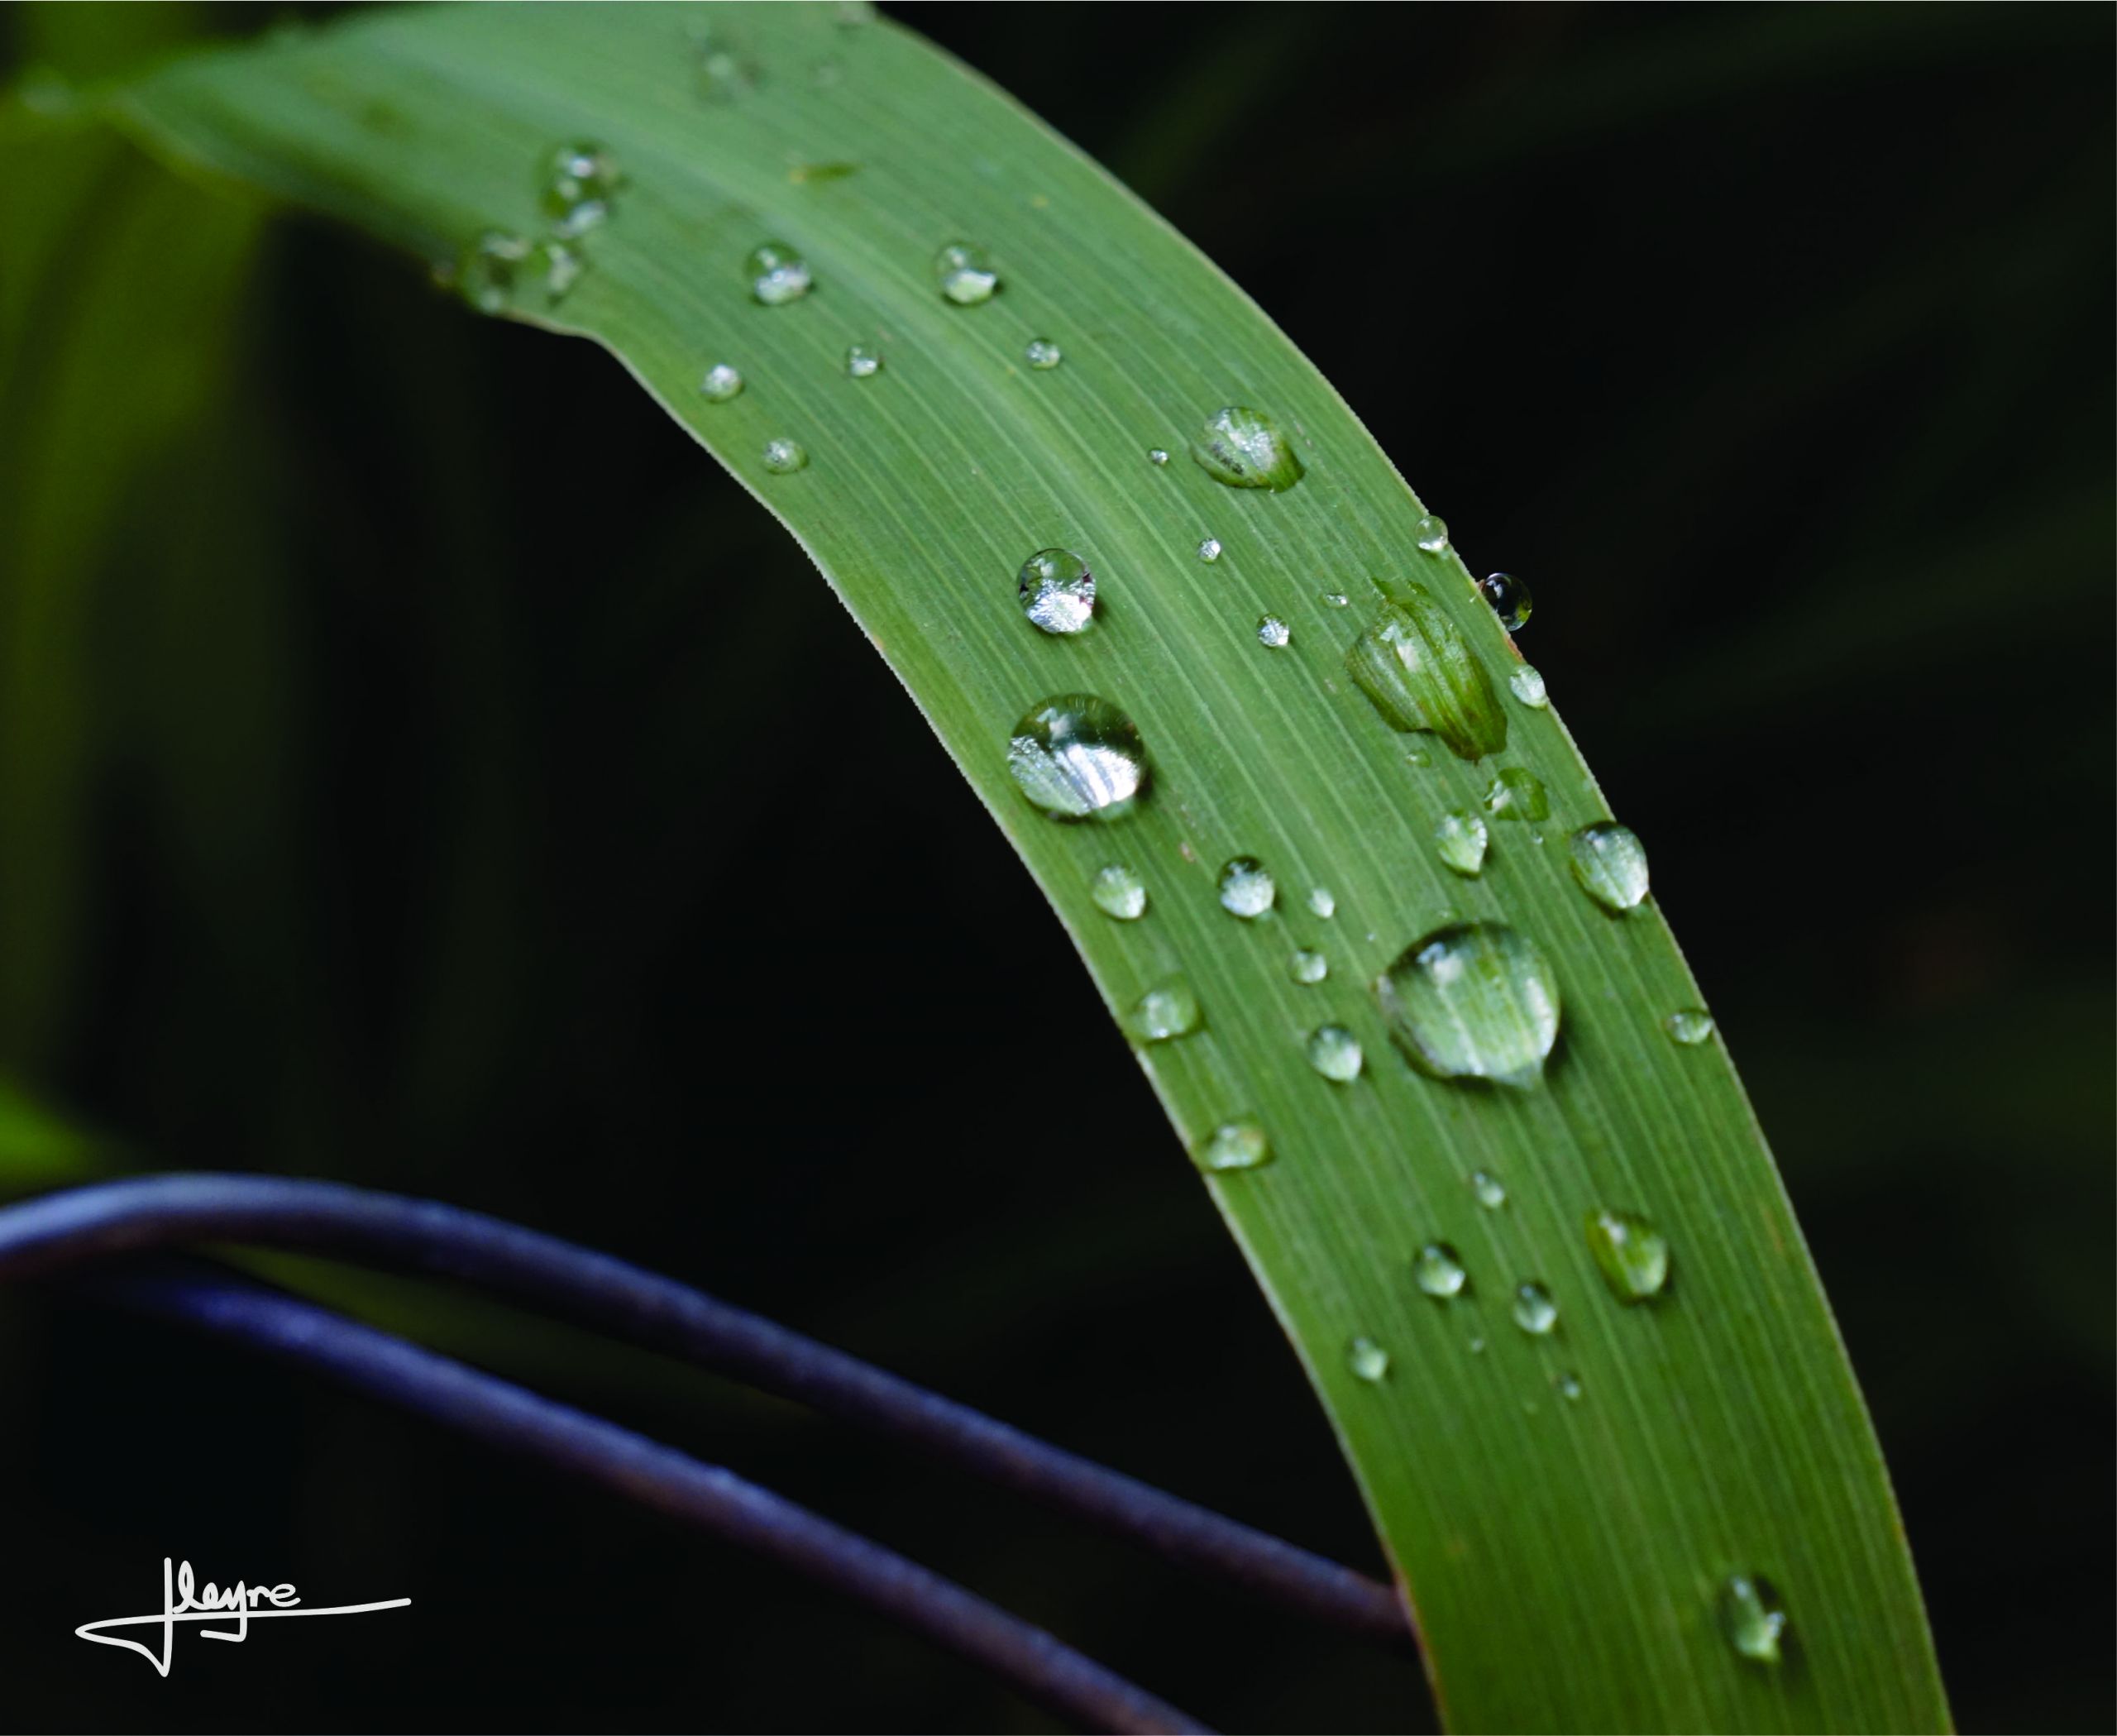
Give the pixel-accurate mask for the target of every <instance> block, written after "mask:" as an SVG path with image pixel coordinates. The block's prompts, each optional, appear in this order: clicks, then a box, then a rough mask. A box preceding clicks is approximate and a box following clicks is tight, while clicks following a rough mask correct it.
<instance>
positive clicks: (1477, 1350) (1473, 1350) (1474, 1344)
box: [1470, 1338, 1485, 1356]
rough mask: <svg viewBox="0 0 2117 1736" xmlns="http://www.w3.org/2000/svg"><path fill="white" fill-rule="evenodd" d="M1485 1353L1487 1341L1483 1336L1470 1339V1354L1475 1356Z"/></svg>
mask: <svg viewBox="0 0 2117 1736" xmlns="http://www.w3.org/2000/svg"><path fill="white" fill-rule="evenodd" d="M1484 1353H1485V1341H1484V1339H1482V1338H1473V1339H1472V1340H1471V1341H1470V1354H1471V1355H1472V1356H1484Z"/></svg>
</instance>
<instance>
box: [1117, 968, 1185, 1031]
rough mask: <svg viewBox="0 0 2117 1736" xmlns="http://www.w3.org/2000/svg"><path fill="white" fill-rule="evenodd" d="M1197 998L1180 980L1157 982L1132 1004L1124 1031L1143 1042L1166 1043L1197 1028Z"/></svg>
mask: <svg viewBox="0 0 2117 1736" xmlns="http://www.w3.org/2000/svg"><path fill="white" fill-rule="evenodd" d="M1198 1022H1199V1011H1198V997H1197V994H1196V993H1195V992H1193V991H1192V987H1191V985H1190V984H1189V983H1187V982H1185V981H1184V980H1183V978H1181V977H1171V978H1169V979H1168V981H1167V982H1166V983H1156V984H1155V985H1154V987H1153V988H1150V989H1149V990H1148V991H1147V992H1145V994H1143V995H1141V996H1140V998H1139V999H1138V1000H1137V1001H1135V1002H1133V1003H1132V1010H1131V1011H1130V1012H1129V1013H1127V1014H1126V1015H1125V1029H1126V1030H1127V1031H1130V1032H1131V1033H1132V1035H1134V1036H1135V1037H1137V1038H1138V1039H1139V1040H1140V1041H1141V1042H1142V1043H1166V1042H1168V1041H1169V1040H1171V1039H1172V1038H1174V1037H1188V1036H1189V1035H1191V1033H1192V1031H1196V1030H1197V1028H1198Z"/></svg>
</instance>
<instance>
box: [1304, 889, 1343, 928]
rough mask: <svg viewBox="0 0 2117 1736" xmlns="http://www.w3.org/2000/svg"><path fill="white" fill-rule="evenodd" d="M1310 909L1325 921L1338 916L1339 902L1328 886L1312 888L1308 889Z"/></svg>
mask: <svg viewBox="0 0 2117 1736" xmlns="http://www.w3.org/2000/svg"><path fill="white" fill-rule="evenodd" d="M1308 908H1309V909H1310V911H1312V912H1313V913H1314V914H1315V915H1317V916H1321V917H1322V918H1323V919H1324V920H1325V921H1329V919H1330V918H1331V917H1332V916H1336V915H1337V914H1338V900H1337V897H1336V895H1335V894H1334V893H1333V892H1331V888H1330V887H1327V886H1312V887H1309V889H1308Z"/></svg>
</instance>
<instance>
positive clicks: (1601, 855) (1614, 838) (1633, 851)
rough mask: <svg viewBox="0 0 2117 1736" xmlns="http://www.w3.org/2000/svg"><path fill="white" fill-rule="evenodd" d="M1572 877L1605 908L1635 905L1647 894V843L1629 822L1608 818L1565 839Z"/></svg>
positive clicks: (1625, 907)
mask: <svg viewBox="0 0 2117 1736" xmlns="http://www.w3.org/2000/svg"><path fill="white" fill-rule="evenodd" d="M1565 847H1566V849H1568V850H1569V851H1570V852H1571V853H1572V856H1573V878H1575V880H1578V881H1579V882H1580V883H1581V885H1582V886H1584V887H1586V888H1587V889H1588V896H1589V897H1591V898H1593V899H1594V901H1596V903H1598V904H1599V905H1601V906H1603V909H1604V910H1606V911H1628V910H1633V909H1636V908H1637V906H1638V905H1639V904H1640V902H1641V901H1642V900H1643V899H1644V898H1645V897H1646V846H1645V845H1644V844H1642V843H1640V841H1639V835H1638V834H1637V833H1636V832H1634V831H1633V830H1632V828H1631V827H1630V826H1628V825H1618V823H1617V822H1616V821H1615V820H1603V821H1600V822H1599V823H1598V824H1597V825H1587V826H1583V827H1581V829H1580V830H1579V831H1577V832H1575V834H1574V835H1573V836H1572V837H1570V838H1569V839H1567V840H1566V845H1565Z"/></svg>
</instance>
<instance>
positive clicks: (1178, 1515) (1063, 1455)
mask: <svg viewBox="0 0 2117 1736" xmlns="http://www.w3.org/2000/svg"><path fill="white" fill-rule="evenodd" d="M203 1240H222V1241H253V1242H261V1243H266V1244H269V1245H270V1246H276V1247H286V1248H299V1249H303V1250H306V1251H314V1252H322V1253H327V1254H332V1255H338V1256H341V1257H344V1258H347V1259H351V1260H359V1261H362V1262H366V1263H369V1264H375V1265H386V1266H389V1267H390V1268H392V1269H394V1270H404V1271H413V1272H419V1273H423V1274H428V1275H434V1276H439V1277H446V1278H451V1279H458V1280H461V1281H462V1282H465V1283H468V1284H475V1285H477V1286H479V1287H480V1288H482V1289H490V1290H494V1291H496V1292H498V1293H499V1294H502V1295H504V1296H506V1297H508V1298H511V1299H513V1300H515V1301H518V1302H522V1303H528V1304H529V1305H531V1306H533V1307H534V1308H538V1309H539V1310H541V1311H542V1312H545V1313H550V1314H553V1315H557V1316H559V1317H561V1318H566V1319H569V1320H573V1321H576V1322H581V1323H583V1324H585V1325H589V1326H592V1327H597V1328H599V1329H600V1330H602V1331H604V1332H609V1334H611V1335H612V1336H613V1337H620V1338H624V1339H625V1340H627V1341H630V1342H633V1343H635V1344H640V1345H644V1346H648V1347H649V1348H652V1349H654V1350H658V1351H666V1352H668V1353H671V1354H672V1355H676V1356H681V1357H683V1358H685V1359H686V1361H691V1362H695V1363H697V1364H699V1365H701V1366H703V1367H705V1368H710V1369H712V1370H714V1371H715V1372H717V1373H720V1374H724V1375H732V1376H734V1377H735V1378H736V1379H738V1380H743V1381H746V1382H748V1384H752V1385H753V1386H756V1387H758V1388H760V1389H763V1390H765V1391H767V1392H771V1393H776V1394H779V1395H780V1396H781V1397H783V1398H787V1399H794V1400H796V1402H797V1403H800V1404H806V1405H809V1406H810V1407H812V1408H815V1410H818V1411H820V1412H821V1413H824V1414H825V1415H828V1416H832V1417H836V1418H841V1419H842V1420H844V1421H847V1422H851V1423H858V1424H861V1425H863V1426H864V1427H866V1428H872V1429H874V1430H876V1431H877V1432H880V1433H882V1434H884V1435H886V1436H888V1437H891V1439H894V1440H896V1441H900V1442H904V1443H905V1444H906V1445H907V1446H910V1447H915V1448H916V1449H918V1450H920V1451H923V1452H926V1453H929V1454H930V1455H932V1456H934V1457H937V1458H939V1459H942V1460H944V1461H947V1462H949V1463H950V1464H953V1465H957V1466H961V1467H962V1468H963V1469H964V1470H966V1471H972V1472H974V1473H976V1474H977V1475H979V1476H981V1477H983V1478H986V1479H987V1480H989V1481H992V1482H993V1483H996V1484H998V1485H1001V1487H1003V1488H1006V1489H1011V1490H1015V1492H1017V1493H1019V1494H1025V1495H1028V1496H1030V1497H1031V1498H1033V1499H1036V1500H1039V1501H1041V1502H1043V1503H1044V1504H1046V1505H1048V1506H1050V1507H1053V1508H1055V1509H1058V1510H1059V1511H1061V1512H1063V1513H1067V1514H1072V1515H1073V1516H1074V1517H1075V1518H1082V1519H1085V1520H1087V1521H1088V1522H1089V1523H1093V1524H1095V1525H1097V1526H1099V1527H1101V1528H1103V1529H1105V1530H1107V1531H1110V1532H1112V1533H1116V1534H1117V1535H1119V1536H1121V1537H1125V1538H1130V1539H1131V1540H1133V1541H1135V1542H1140V1543H1143V1544H1145V1546H1146V1547H1149V1548H1150V1549H1152V1550H1154V1552H1156V1553H1157V1554H1159V1555H1162V1556H1164V1557H1167V1558H1168V1559H1169V1560H1171V1561H1175V1562H1178V1563H1179V1564H1181V1565H1183V1566H1188V1567H1191V1568H1192V1569H1195V1570H1197V1571H1200V1572H1202V1573H1204V1574H1206V1575H1207V1576H1210V1577H1211V1578H1212V1579H1214V1580H1216V1581H1220V1582H1223V1583H1227V1584H1232V1585H1240V1586H1241V1587H1243V1588H1245V1589H1246V1590H1249V1591H1250V1592H1251V1593H1253V1594H1254V1595H1257V1596H1259V1597H1261V1598H1264V1599H1265V1600H1269V1601H1271V1602H1273V1603H1274V1604H1278V1605H1279V1606H1280V1607H1282V1608H1283V1609H1288V1610H1291V1611H1294V1612H1296V1613H1298V1614H1302V1615H1306V1616H1308V1617H1311V1618H1313V1619H1320V1620H1322V1621H1326V1622H1328V1623H1331V1624H1334V1625H1336V1626H1338V1627H1340V1628H1346V1629H1349V1630H1350V1631H1352V1632H1354V1633H1358V1634H1361V1635H1363V1636H1364V1637H1367V1638H1374V1639H1380V1640H1384V1641H1388V1642H1390V1643H1396V1644H1398V1645H1401V1644H1403V1643H1405V1641H1406V1640H1407V1638H1409V1634H1410V1627H1409V1622H1408V1619H1407V1615H1406V1614H1405V1610H1404V1606H1403V1604H1402V1603H1401V1602H1400V1601H1399V1600H1398V1597H1397V1595H1396V1594H1395V1593H1394V1592H1393V1590H1391V1589H1390V1588H1389V1587H1388V1586H1387V1585H1383V1584H1381V1583H1379V1581H1374V1580H1371V1579H1369V1578H1368V1577H1367V1576H1365V1575H1364V1574H1360V1573H1356V1572H1355V1571H1353V1570H1351V1569H1350V1568H1349V1567H1345V1566H1340V1565H1339V1564H1338V1563H1336V1562H1335V1561H1328V1560H1326V1559H1325V1558H1323V1557H1320V1556H1317V1555H1313V1554H1311V1553H1310V1552H1308V1551H1307V1550H1303V1549H1299V1548H1296V1547H1294V1546H1293V1545H1292V1544H1290V1543H1287V1542H1282V1541H1281V1540H1280V1539H1278V1538H1274V1537H1271V1536H1269V1535H1267V1534H1266V1533H1263V1532H1260V1531H1256V1530H1253V1529H1252V1528H1250V1527H1249V1526H1247V1525H1244V1524H1240V1523H1237V1522H1236V1521H1235V1520H1233V1519H1229V1518H1223V1517H1222V1516H1221V1515H1220V1514H1216V1513H1213V1512H1211V1511H1209V1510H1208V1509H1205V1508H1202V1507H1199V1506H1197V1505H1195V1504H1192V1503H1191V1502H1189V1501H1185V1500H1183V1499H1178V1497H1176V1496H1174V1495H1171V1494H1166V1493H1164V1491H1162V1490H1158V1489H1154V1488H1152V1487H1150V1486H1149V1485H1146V1484H1145V1483H1141V1482H1139V1481H1137V1480H1135V1479H1133V1478H1131V1477H1128V1476H1125V1475H1123V1474H1122V1473H1121V1472H1118V1471H1111V1470H1109V1469H1107V1468H1106V1467H1105V1466H1100V1465H1097V1464H1095V1463H1094V1462H1092V1461H1090V1460H1087V1459H1083V1458H1081V1457H1079V1456H1077V1455H1075V1454H1073V1453H1070V1452H1067V1451H1064V1450H1063V1449H1062V1448H1060V1447H1054V1446H1052V1445H1050V1444H1049V1442H1044V1441H1040V1440H1039V1439H1037V1438H1036V1437H1035V1436H1033V1435H1029V1434H1025V1433H1024V1432H1022V1431H1020V1429H1016V1428H1011V1427H1009V1426H1008V1425H1007V1424H1006V1423H1000V1422H996V1421H995V1420H994V1419H993V1418H990V1417H987V1416H985V1415H984V1414H982V1413H980V1412H978V1411H975V1410H972V1409H971V1408H969V1407H968V1406H967V1405H963V1404H957V1403H955V1402H954V1401H953V1400H952V1399H944V1398H942V1397H941V1396H939V1394H934V1393H930V1392H928V1391H926V1390H925V1389H924V1388H922V1387H919V1386H916V1385H914V1384H912V1383H911V1382H910V1381H908V1380H901V1379H900V1378H899V1377H898V1376H896V1375H891V1374H887V1373H885V1372H884V1371H883V1370H880V1369H877V1368H875V1367H872V1366H871V1365H869V1364H867V1363H865V1362H862V1361H859V1360H858V1358H856V1357H853V1356H848V1355H846V1354H845V1353H844V1352H843V1351H835V1350H833V1349H831V1348H830V1347H829V1346H827V1345H823V1344H819V1343H818V1342H817V1341H815V1340H814V1339H813V1338H808V1337H803V1336H802V1335H801V1334H800V1333H799V1332H791V1331H789V1330H788V1329H787V1328H786V1327H782V1326H779V1325H777V1324H775V1323H774V1322H772V1321H769V1320H766V1319H763V1318H760V1317H759V1316H757V1315H756V1314H753V1313H748V1311H747V1310H744V1309H742V1308H734V1307H732V1306H730V1305H729V1303H724V1302H721V1301H719V1300H717V1299H716V1298H713V1297H711V1296H708V1295H706V1294H704V1293H703V1292H700V1291H698V1290H695V1289H691V1288H690V1287H689V1286H688V1285H686V1284H678V1283H676V1281H675V1280H673V1279H668V1278H664V1277H662V1276H660V1275H657V1274H655V1273H652V1272H648V1271H644V1270H641V1269H640V1268H639V1267H638V1266H633V1265H628V1264H627V1263H626V1262H624V1260H615V1259H613V1258H611V1257H610V1256H609V1255H606V1254H599V1253H596V1252H595V1251H591V1250H590V1249H586V1248H581V1247H576V1246H574V1245H573V1244H571V1243H570V1242H566V1241H560V1240H558V1239H557V1237H556V1236H545V1235H542V1234H540V1233H538V1231H533V1230H528V1229H524V1228H523V1227H520V1226H518V1225H516V1224H510V1223H506V1222H502V1221H500V1220H499V1219H497V1218H492V1217H485V1216H483V1215H482V1214H480V1213H478V1212H466V1211H464V1210H461V1208H456V1207H454V1206H447V1205H442V1204H440V1203H437V1202H434V1201H431V1200H413V1199H407V1198H402V1197H400V1196H399V1195H395V1194H389V1193H372V1192H370V1191H368V1190H366V1189H364V1188H348V1187H344V1186H342V1185H339V1184H336V1183H330V1182H315V1181H296V1180H289V1179H282V1178H278V1177H268V1176H246V1175H216V1174H191V1175H165V1176H151V1177H145V1178H141V1179H135V1180H127V1181H121V1182H108V1183H103V1184H98V1185H95V1186H92V1187H87V1188H75V1189H72V1190H70V1191H69V1192H66V1193H53V1194H47V1195H45V1196H44V1197H42V1198H38V1199H35V1200H31V1201H28V1202H26V1203H22V1204H20V1205H15V1206H11V1207H8V1208H5V1209H4V1210H0V1279H6V1278H15V1277H24V1276H30V1275H36V1274H38V1273H41V1272H45V1271H50V1270H55V1269H56V1268H59V1267H60V1266H64V1265H73V1264H75V1263H77V1262H79V1261H81V1260H88V1259H93V1258H98V1257H108V1256H109V1255H117V1254H124V1253H131V1252H136V1251H141V1250H145V1249H151V1248H164V1247H169V1246H175V1245H179V1244H182V1243H186V1242H193V1241H203Z"/></svg>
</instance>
